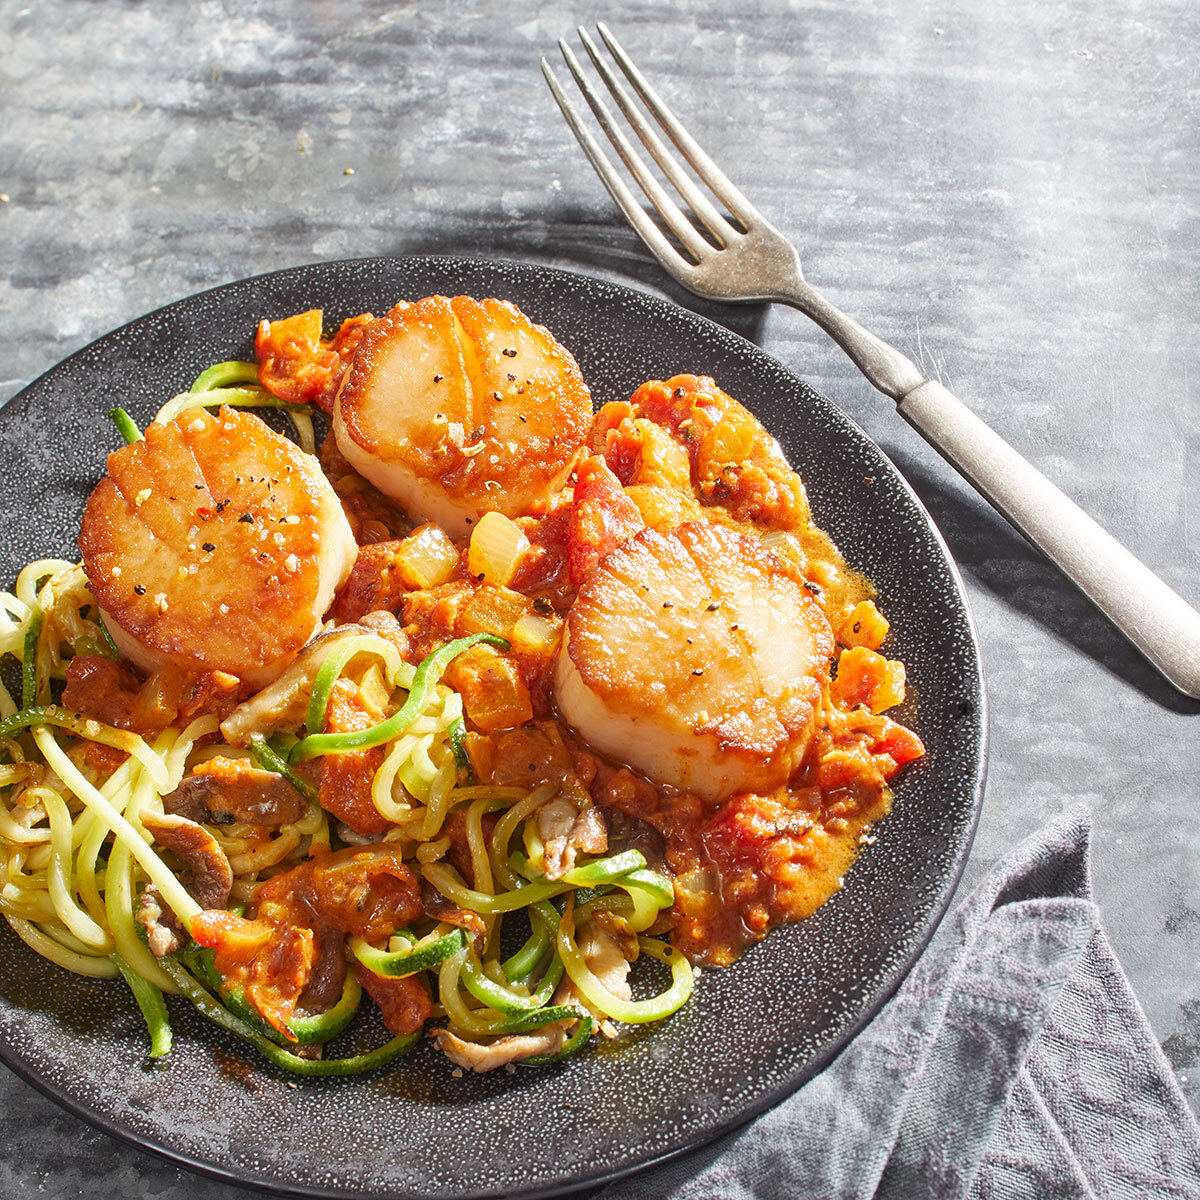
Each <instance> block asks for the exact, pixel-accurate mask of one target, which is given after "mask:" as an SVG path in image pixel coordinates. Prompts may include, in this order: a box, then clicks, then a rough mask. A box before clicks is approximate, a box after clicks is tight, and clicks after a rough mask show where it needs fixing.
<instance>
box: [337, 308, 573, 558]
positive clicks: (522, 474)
mask: <svg viewBox="0 0 1200 1200" xmlns="http://www.w3.org/2000/svg"><path fill="white" fill-rule="evenodd" d="M591 418H592V402H591V396H590V394H589V392H588V389H587V385H586V384H585V383H584V382H583V376H582V375H580V373H579V367H578V366H577V365H576V363H575V360H574V358H572V357H571V355H570V353H569V352H568V351H567V350H566V349H565V348H564V347H563V346H560V345H559V343H558V342H557V341H555V339H554V338H553V336H552V335H551V334H550V333H549V331H548V330H546V329H544V328H543V327H542V326H540V325H534V324H533V323H532V322H531V321H530V320H529V318H528V317H526V316H525V315H524V314H523V313H522V312H521V311H520V310H519V309H518V308H516V307H515V306H514V305H512V304H510V303H508V302H507V301H504V300H472V299H471V298H470V297H469V296H456V297H455V298H454V299H453V300H450V299H447V298H446V297H445V296H427V297H426V298H425V299H424V300H419V301H417V302H416V303H415V304H398V305H397V306H396V307H395V308H393V309H392V310H391V312H389V313H388V314H387V315H386V316H384V317H383V318H381V319H380V320H378V321H375V322H374V323H373V324H372V325H370V326H368V327H367V330H366V332H365V333H364V334H363V338H362V341H361V342H360V343H359V346H358V350H357V352H356V354H355V356H354V362H353V363H352V365H351V367H350V370H349V371H348V372H347V373H346V379H345V382H344V383H343V385H342V389H341V392H340V393H339V394H338V398H337V402H336V404H335V406H334V413H333V429H334V435H335V436H336V438H337V444H338V449H339V450H341V452H342V454H343V455H344V456H345V457H346V458H347V459H348V460H349V461H350V463H351V464H352V465H353V467H354V468H355V470H357V471H358V472H359V473H360V474H361V475H364V476H365V477H366V478H367V479H369V480H370V481H371V482H372V483H373V484H374V485H375V486H376V487H377V488H379V490H380V491H382V492H384V493H385V494H386V495H388V496H390V497H391V498H392V499H393V500H395V501H397V502H398V503H399V504H400V505H402V506H403V507H404V508H405V509H406V510H407V511H408V513H409V515H410V516H412V517H413V519H414V520H416V521H417V522H421V521H435V522H436V523H437V524H438V525H440V526H441V527H442V528H443V529H445V530H447V531H448V532H449V533H450V534H451V535H452V536H454V537H460V536H463V535H465V534H467V533H469V532H470V530H471V527H472V526H473V525H474V524H475V523H476V522H477V521H478V520H479V518H480V516H481V515H482V514H483V513H485V512H489V511H496V512H501V513H503V514H504V515H505V516H507V517H519V516H526V515H528V514H531V513H535V512H537V511H539V510H540V508H541V507H542V506H543V504H544V502H545V498H546V496H547V494H548V493H549V492H550V491H552V490H553V489H554V488H555V487H556V486H557V484H558V483H559V482H561V481H562V480H564V479H565V477H566V475H567V474H568V473H569V471H570V468H571V466H572V464H573V462H574V459H575V456H576V453H577V452H578V451H579V450H580V448H581V447H582V446H583V445H584V443H585V442H586V440H587V434H588V428H589V425H590V422H591Z"/></svg>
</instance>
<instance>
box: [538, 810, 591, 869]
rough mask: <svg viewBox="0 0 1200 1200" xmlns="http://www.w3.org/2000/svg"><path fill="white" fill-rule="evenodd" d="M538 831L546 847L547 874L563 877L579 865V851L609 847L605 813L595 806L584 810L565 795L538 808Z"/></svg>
mask: <svg viewBox="0 0 1200 1200" xmlns="http://www.w3.org/2000/svg"><path fill="white" fill-rule="evenodd" d="M537 820H538V833H539V835H540V836H541V839H542V841H543V843H544V844H545V847H546V867H545V875H546V878H547V879H561V878H562V877H563V876H564V875H565V874H566V873H567V872H568V871H569V870H571V868H572V867H574V866H575V855H576V852H577V851H580V850H582V851H583V852H584V853H585V854H603V853H604V851H605V850H607V849H608V831H607V829H606V828H605V825H604V817H603V815H602V814H601V812H600V810H599V809H598V808H596V807H595V806H589V807H587V808H585V809H583V811H582V812H581V811H580V809H579V806H578V805H577V804H576V803H575V802H574V801H573V800H568V799H567V798H566V797H565V796H557V797H555V798H554V799H553V800H550V801H549V802H548V803H546V804H543V805H542V807H541V808H539V809H538V815H537Z"/></svg>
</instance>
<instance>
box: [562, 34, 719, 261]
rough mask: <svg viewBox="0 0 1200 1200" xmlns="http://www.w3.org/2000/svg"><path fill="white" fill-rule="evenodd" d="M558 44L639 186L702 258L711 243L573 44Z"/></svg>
mask: <svg viewBox="0 0 1200 1200" xmlns="http://www.w3.org/2000/svg"><path fill="white" fill-rule="evenodd" d="M558 48H559V49H560V50H561V51H562V56H563V58H564V59H565V60H566V64H567V68H568V70H569V71H570V72H571V75H572V76H573V77H574V79H575V83H576V84H577V85H578V87H579V90H580V91H581V92H582V93H583V98H584V99H585V100H586V101H587V102H588V106H589V107H590V108H591V110H592V112H593V114H594V115H595V117H596V120H597V121H598V122H599V123H600V128H601V129H603V130H604V132H605V133H606V134H607V135H608V140H609V141H610V142H611V143H612V145H613V148H614V149H615V150H616V152H617V153H618V154H619V155H620V156H621V161H622V162H623V163H624V164H625V166H626V167H628V168H629V173H630V174H631V175H632V176H633V177H634V179H636V180H637V183H638V186H639V187H640V188H641V189H642V191H643V192H645V193H646V197H647V198H648V199H649V201H650V203H651V204H652V205H653V206H654V208H655V210H656V211H657V212H658V215H659V216H660V217H662V219H663V221H664V222H665V223H666V225H667V228H668V229H670V231H671V232H672V233H673V234H674V235H675V236H676V237H677V238H678V239H679V240H680V241H681V242H682V243H683V244H684V246H685V247H686V248H687V249H688V251H690V253H691V255H692V257H693V258H695V259H697V260H699V258H700V256H701V255H702V254H703V253H704V251H705V250H709V249H711V247H710V246H709V245H708V243H707V242H705V240H704V239H703V238H702V237H701V236H700V235H699V234H698V233H697V232H696V229H695V227H694V226H693V225H692V223H691V222H690V221H689V220H688V219H687V216H686V214H685V213H684V211H683V209H681V208H680V207H679V205H678V204H676V203H675V201H674V200H672V199H671V197H670V196H668V195H667V193H666V192H665V191H664V190H663V188H662V186H661V185H660V184H659V182H658V180H657V179H655V178H654V176H653V175H651V174H650V172H649V171H648V170H647V169H646V164H645V163H644V162H643V161H642V158H641V156H640V155H639V154H638V152H637V151H636V150H635V149H634V148H633V145H632V144H631V143H630V141H629V139H628V138H627V137H626V136H625V134H624V133H623V132H622V131H621V129H620V127H619V126H618V125H617V124H616V123H615V121H614V120H613V117H612V114H611V113H610V112H609V111H608V107H607V105H605V103H604V101H603V100H602V99H601V98H600V96H599V95H598V93H597V92H596V90H595V88H593V87H592V86H591V84H590V83H588V81H587V78H586V77H585V76H584V74H583V71H582V70H581V69H580V66H579V60H578V59H577V58H576V57H575V55H574V54H573V53H572V51H571V47H570V46H568V45H567V43H566V42H565V41H563V40H561V39H560V40H559V43H558Z"/></svg>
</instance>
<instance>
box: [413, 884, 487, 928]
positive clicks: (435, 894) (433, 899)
mask: <svg viewBox="0 0 1200 1200" xmlns="http://www.w3.org/2000/svg"><path fill="white" fill-rule="evenodd" d="M421 907H422V908H423V909H424V910H425V915H426V916H427V917H432V918H433V919H434V920H435V921H445V922H446V924H447V925H454V926H456V927H457V928H459V929H465V930H466V931H467V932H468V933H469V934H471V935H472V936H473V937H474V938H475V939H476V940H477V941H479V939H482V938H483V936H484V935H485V934H486V933H487V926H486V925H485V924H484V923H483V918H482V917H481V916H480V915H479V914H478V913H473V912H470V911H468V910H467V909H465V908H459V906H458V905H457V904H455V903H454V901H453V900H447V899H446V897H445V896H443V895H442V893H441V892H439V891H438V890H437V888H435V887H434V886H433V884H431V883H430V882H429V881H428V880H427V879H422V880H421Z"/></svg>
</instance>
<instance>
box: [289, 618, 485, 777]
mask: <svg viewBox="0 0 1200 1200" xmlns="http://www.w3.org/2000/svg"><path fill="white" fill-rule="evenodd" d="M481 643H487V644H488V645H489V646H499V647H500V648H501V649H503V650H507V649H508V646H509V644H508V642H506V641H505V640H504V639H503V638H500V637H496V636H495V634H491V633H473V634H471V636H470V637H465V638H459V639H458V640H457V641H453V642H447V643H446V645H444V646H443V647H442V648H441V649H440V650H435V651H434V652H433V653H432V654H430V655H429V656H428V657H427V658H425V659H424V660H423V661H422V662H421V665H420V666H419V667H417V670H416V673H415V674H414V675H413V681H412V688H411V689H410V690H409V693H408V699H407V700H405V702H404V703H403V705H401V707H400V709H399V711H398V712H394V713H393V714H392V715H391V716H390V717H388V718H387V720H385V721H380V723H379V724H378V725H372V726H371V728H370V729H359V730H356V731H355V732H353V733H310V734H309V735H308V737H306V738H304V739H303V741H300V742H297V743H296V745H295V746H294V747H293V748H292V752H291V754H289V755H288V761H289V762H291V763H293V764H295V763H298V762H307V761H308V760H309V759H310V758H316V757H317V755H319V754H330V753H341V752H343V751H346V750H369V749H371V748H372V747H373V746H382V745H383V743H384V742H390V741H391V740H392V738H394V737H397V736H398V735H399V734H401V733H403V732H404V731H405V730H406V729H407V728H408V727H409V726H410V725H411V724H412V723H413V721H415V720H416V719H417V717H418V715H419V714H420V712H421V710H422V709H423V708H424V707H425V705H426V704H427V703H428V701H429V693H430V692H431V691H432V690H433V687H434V685H435V684H436V683H437V681H438V680H439V679H440V678H441V677H442V672H443V671H444V670H445V669H446V668H447V667H448V666H449V665H450V663H451V662H452V661H453V660H454V659H455V658H457V657H458V656H459V655H460V654H462V653H463V651H465V650H469V649H470V648H471V647H472V646H478V645H480V644H481Z"/></svg>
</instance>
